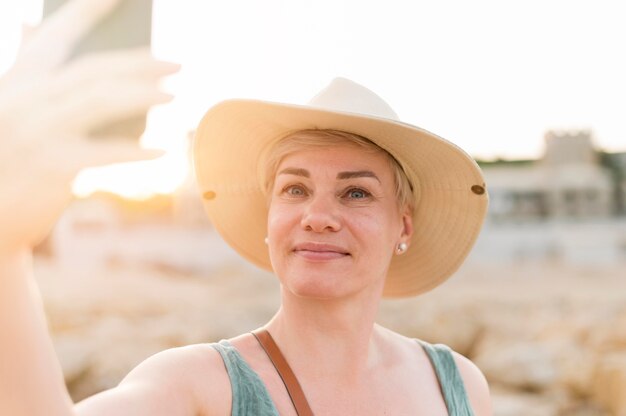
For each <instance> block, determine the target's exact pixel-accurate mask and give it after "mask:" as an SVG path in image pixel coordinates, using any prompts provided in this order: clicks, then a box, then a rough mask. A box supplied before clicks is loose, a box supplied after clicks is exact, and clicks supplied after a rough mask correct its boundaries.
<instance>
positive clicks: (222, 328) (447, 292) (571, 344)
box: [35, 256, 626, 416]
mask: <svg viewBox="0 0 626 416" xmlns="http://www.w3.org/2000/svg"><path fill="white" fill-rule="evenodd" d="M624 271H625V268H621V267H611V268H602V269H598V268H580V267H577V268H573V267H567V266H559V265H541V266H538V265H524V264H517V265H511V264H509V265H507V266H501V265H500V266H492V267H486V266H480V267H479V266H476V265H471V264H469V265H465V266H464V267H463V268H462V269H461V270H460V271H459V272H458V273H457V274H456V275H455V276H454V277H453V278H452V279H450V280H449V281H448V282H446V283H445V284H444V285H442V286H440V287H438V288H436V289H435V290H433V291H432V292H429V293H427V294H424V295H422V296H420V297H417V298H414V299H404V300H386V301H384V302H383V304H382V305H381V310H380V316H379V322H380V323H381V324H382V325H385V326H388V327H390V328H392V329H394V330H397V331H399V332H400V333H402V334H404V335H406V336H409V337H416V338H421V339H424V340H426V341H429V342H433V343H436V342H441V343H445V344H447V345H449V346H451V347H452V348H453V349H455V350H456V351H458V352H460V353H461V354H464V355H466V356H467V357H469V358H471V359H472V360H473V361H474V362H475V363H476V364H477V365H478V366H479V367H480V368H481V369H482V371H483V372H484V374H485V375H486V377H487V379H488V381H489V383H490V387H491V390H492V396H493V402H494V414H495V415H498V416H515V415H525V416H528V415H532V416H535V415H536V416H548V415H580V416H582V415H594V416H595V415H597V416H600V415H616V416H622V415H626V278H625V275H626V273H625V272H624ZM35 272H36V277H37V280H38V283H39V285H40V287H41V291H42V295H43V300H44V304H45V308H46V312H47V314H48V319H49V325H50V329H51V332H52V334H53V339H54V343H55V346H56V348H57V352H58V355H59V357H60V360H61V363H62V366H63V369H64V372H65V376H66V382H67V384H68V386H69V388H70V391H71V394H72V396H73V397H74V399H75V400H80V399H81V398H84V397H86V396H88V395H91V394H94V393H96V392H98V391H101V390H103V389H106V388H110V387H112V386H115V385H116V384H117V383H119V381H120V380H121V379H122V378H123V377H124V375H125V374H126V373H127V372H128V371H129V370H130V369H131V368H132V367H134V366H135V365H137V364H138V363H139V362H141V361H142V360H143V359H145V358H147V357H148V356H150V355H152V354H154V353H156V352H158V351H161V350H163V349H166V348H173V347H177V346H181V345H186V344H190V343H204V342H212V341H217V340H219V339H222V338H228V337H231V336H234V335H236V334H239V333H241V332H245V331H249V330H251V329H254V328H256V327H257V326H259V325H261V324H263V323H264V322H265V321H267V320H268V319H269V318H270V317H271V316H272V314H273V313H274V311H275V310H276V308H277V305H278V301H279V298H278V284H277V282H276V280H275V278H274V277H273V276H272V275H270V274H268V273H265V272H262V271H259V270H258V269H256V268H254V267H252V266H248V265H245V264H243V263H242V262H239V261H237V260H235V259H232V258H231V259H230V260H229V261H227V262H223V264H221V265H220V266H219V267H214V269H213V270H212V271H211V273H210V275H207V274H200V273H193V272H183V271H180V270H176V269H170V268H167V267H163V266H162V265H161V266H159V265H158V264H153V265H150V264H143V265H138V264H124V263H119V264H115V263H113V264H109V265H108V266H107V267H106V268H98V269H89V268H85V267H83V268H70V267H67V266H64V265H61V264H59V263H58V262H56V261H55V260H54V258H47V257H43V256H41V257H39V258H37V261H36V271H35Z"/></svg>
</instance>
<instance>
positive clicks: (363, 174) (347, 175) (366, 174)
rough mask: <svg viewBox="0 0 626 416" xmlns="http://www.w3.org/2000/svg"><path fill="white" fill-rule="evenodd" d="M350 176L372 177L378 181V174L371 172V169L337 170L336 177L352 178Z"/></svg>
mask: <svg viewBox="0 0 626 416" xmlns="http://www.w3.org/2000/svg"><path fill="white" fill-rule="evenodd" d="M352 178H374V179H376V180H377V181H378V182H380V179H378V176H376V174H375V173H374V172H372V171H371V170H357V171H354V172H339V173H338V174H337V179H352Z"/></svg>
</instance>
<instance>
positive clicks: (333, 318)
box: [267, 287, 380, 378]
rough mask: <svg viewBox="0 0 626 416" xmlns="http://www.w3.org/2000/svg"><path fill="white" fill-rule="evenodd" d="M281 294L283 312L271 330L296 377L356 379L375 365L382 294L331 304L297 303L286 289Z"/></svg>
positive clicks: (303, 300)
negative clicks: (378, 316) (305, 374)
mask: <svg viewBox="0 0 626 416" xmlns="http://www.w3.org/2000/svg"><path fill="white" fill-rule="evenodd" d="M281 293H282V306H281V308H280V309H279V311H278V313H277V314H276V315H275V316H274V318H273V319H272V320H271V321H270V322H269V323H268V325H267V328H268V329H269V331H270V332H271V333H272V336H273V337H274V338H275V339H276V342H277V344H278V345H279V347H280V348H281V350H282V352H283V354H284V355H285V357H286V359H287V361H288V362H289V363H290V365H292V366H293V367H294V371H296V372H297V373H298V374H301V373H307V374H308V375H309V376H311V377H320V378H324V377H328V375H329V374H334V375H337V376H340V377H355V378H356V377H358V376H359V375H360V374H362V373H363V372H364V371H367V370H368V369H369V368H370V367H371V366H373V365H374V363H375V362H376V361H377V352H376V348H375V343H374V342H373V339H374V330H375V326H374V320H375V317H376V313H377V310H378V305H379V302H380V293H367V294H364V293H363V294H358V295H356V296H354V297H351V298H350V299H345V298H342V299H330V300H328V299H324V300H320V299H312V298H303V297H298V296H296V295H294V294H293V293H291V292H289V291H288V290H287V289H285V288H284V287H282V288H281ZM296 352H297V353H296Z"/></svg>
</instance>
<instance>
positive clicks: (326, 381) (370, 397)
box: [258, 366, 448, 416]
mask: <svg viewBox="0 0 626 416" xmlns="http://www.w3.org/2000/svg"><path fill="white" fill-rule="evenodd" d="M401 370H402V369H396V370H395V371H390V372H387V373H386V374H377V375H372V376H371V377H368V378H367V379H363V380H359V381H358V382H356V383H345V382H343V381H342V380H341V378H337V377H336V375H333V374H328V375H327V377H325V378H322V379H319V380H317V381H310V380H309V381H307V380H304V379H303V380H300V382H301V384H302V389H303V391H304V393H305V395H306V397H307V401H308V403H309V405H310V406H311V409H312V410H313V412H314V414H315V416H337V415H362V416H368V415H372V416H374V415H377V416H378V415H399V416H402V415H416V414H427V415H432V416H438V415H441V416H445V415H448V411H447V409H446V405H445V402H444V400H443V397H442V395H441V391H440V389H439V385H438V381H437V379H436V376H435V374H434V372H433V371H432V369H431V368H430V367H429V366H425V367H423V368H421V369H417V368H414V369H413V370H414V371H401ZM258 374H259V377H260V378H261V380H262V381H263V382H264V383H265V385H266V387H267V390H268V393H269V395H270V396H271V398H272V400H273V402H274V404H275V406H276V408H277V409H278V412H279V414H280V415H281V416H296V415H297V414H296V412H295V409H294V407H293V404H292V402H291V399H290V397H289V394H288V393H287V389H286V388H285V386H284V383H283V382H282V380H281V379H280V377H279V376H278V375H277V374H276V372H275V371H274V369H273V368H263V369H259V371H258Z"/></svg>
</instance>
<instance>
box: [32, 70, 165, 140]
mask: <svg viewBox="0 0 626 416" xmlns="http://www.w3.org/2000/svg"><path fill="white" fill-rule="evenodd" d="M172 98H173V97H172V95H171V94H167V93H164V92H161V91H159V90H158V89H157V87H156V85H155V84H153V83H147V82H144V83H138V82H115V83H109V82H101V83H98V84H97V85H93V86H91V87H90V88H87V89H85V90H84V91H82V92H81V94H80V95H77V94H75V95H72V96H68V97H65V99H64V100H63V101H59V102H57V103H50V105H49V108H48V111H45V112H40V113H39V114H40V117H39V119H38V120H33V123H37V124H38V125H39V126H48V129H50V130H51V131H53V132H55V131H56V132H68V133H73V134H76V135H81V134H82V135H84V134H87V133H88V132H89V131H91V130H92V129H93V128H95V127H101V126H102V125H104V124H106V123H108V122H112V121H115V120H119V119H122V118H126V117H132V116H135V115H140V114H145V113H146V112H147V111H148V109H149V108H150V107H151V106H153V105H157V104H163V103H166V102H168V101H170V100H171V99H172Z"/></svg>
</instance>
